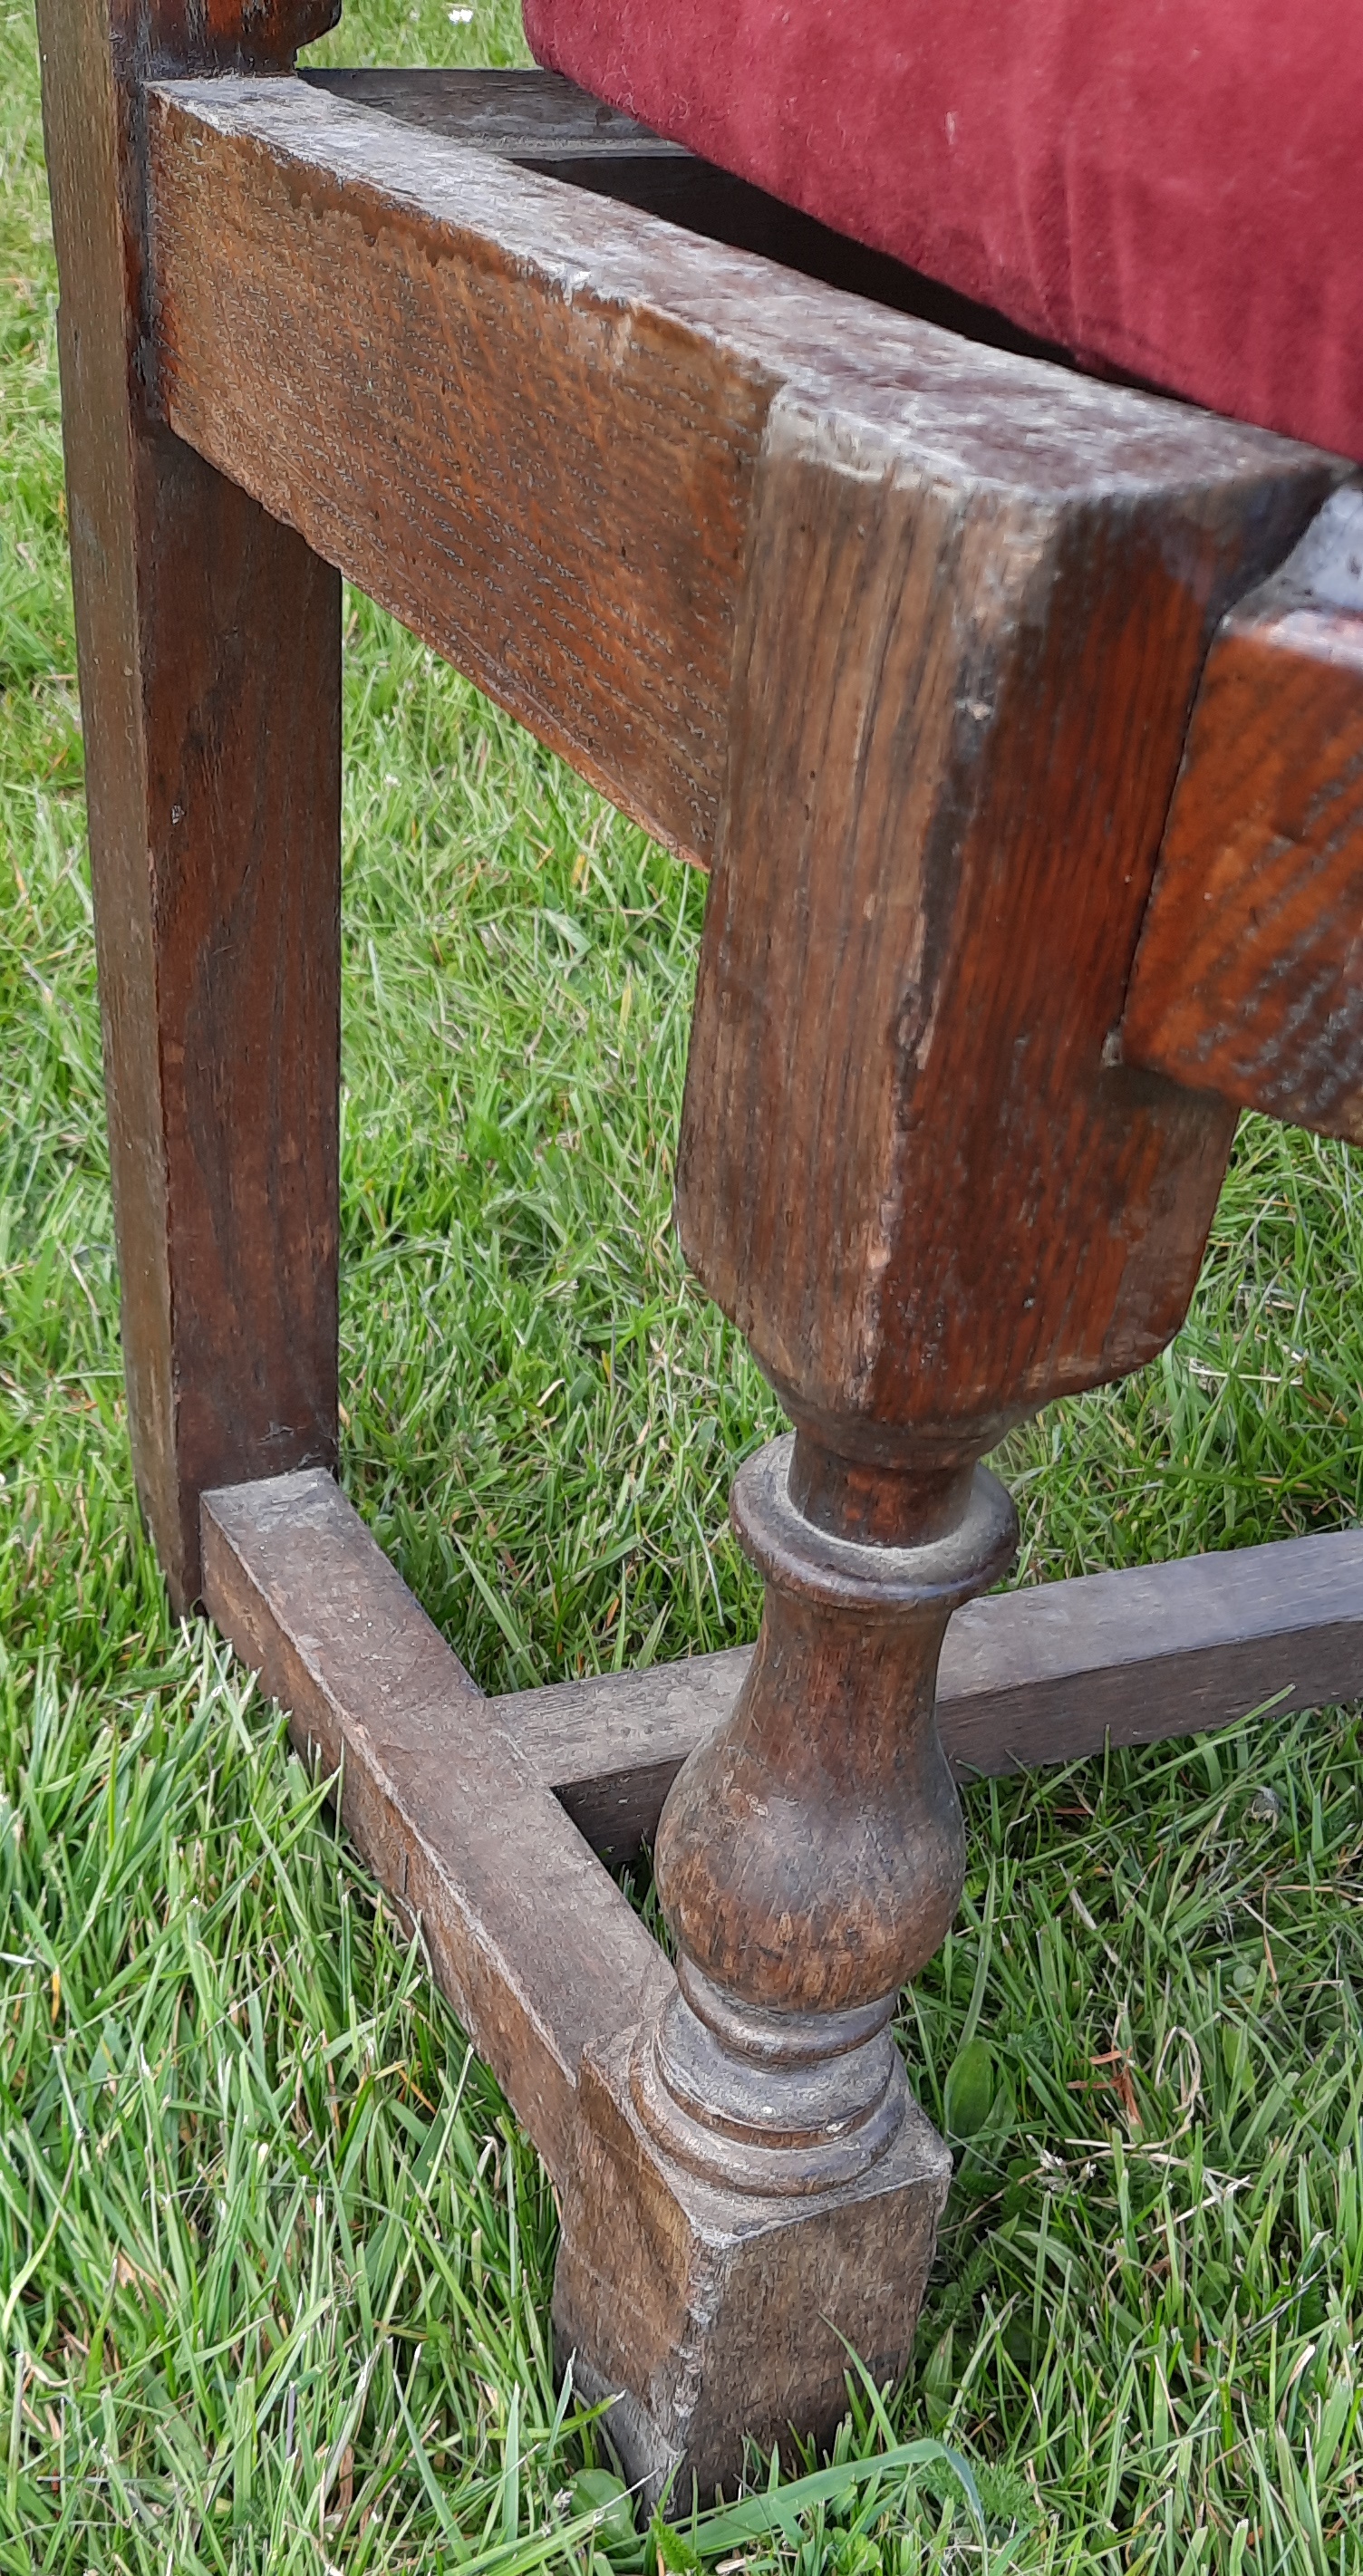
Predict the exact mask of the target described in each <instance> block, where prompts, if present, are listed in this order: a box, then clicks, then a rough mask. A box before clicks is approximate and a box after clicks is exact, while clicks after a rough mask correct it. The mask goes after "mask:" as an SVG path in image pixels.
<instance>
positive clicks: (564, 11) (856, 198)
mask: <svg viewBox="0 0 1363 2576" xmlns="http://www.w3.org/2000/svg"><path fill="white" fill-rule="evenodd" d="M525 23H526V31H527V34H528V36H529V39H530V43H531V46H532V48H533V49H534V52H535V54H536V55H537V56H538V58H539V60H540V61H541V62H542V63H547V64H550V65H552V66H553V67H554V68H555V69H557V70H559V71H562V72H565V73H566V74H567V75H568V77H569V79H570V80H574V81H576V82H578V83H579V85H580V86H581V87H582V88H584V89H587V90H590V91H592V92H593V93H594V94H595V95H596V96H598V97H600V98H603V99H605V100H607V101H609V102H610V104H611V105H613V106H616V107H621V108H625V109H627V110H628V111H629V113H630V114H631V115H634V116H637V117H639V118H641V119H642V121H643V122H644V123H645V124H647V125H650V126H653V127H654V128H655V129H656V130H657V131H658V132H659V133H661V134H664V135H667V136H669V137H671V138H672V139H673V140H675V141H678V142H682V143H686V144H689V145H690V146H691V148H692V149H693V150H694V151H696V152H699V153H701V154H703V155H704V157H705V158H706V159H708V160H711V161H716V162H719V163H720V164H721V165H722V166H723V167H724V168H725V169H728V170H733V171H736V172H738V173H739V174H740V175H741V176H743V177H744V178H747V179H752V180H755V181H756V182H757V183H758V184H759V185H760V186H761V187H763V188H766V189H769V190H770V191H771V192H772V193H773V194H775V195H776V196H779V197H784V198H786V199H787V200H788V201H789V202H790V203H792V204H794V205H798V206H802V207H804V208H805V209H806V211H807V212H808V213H810V214H814V215H818V216H820V217H821V218H822V220H823V221H824V222H825V223H827V224H831V225H833V226H835V227H836V228H837V229H838V230H839V231H841V232H845V233H850V234H851V235H853V237H854V238H855V239H857V240H859V241H864V242H868V243H871V244H872V245H874V246H875V247H876V248H877V249H880V250H885V251H889V252H891V253H893V254H894V256H895V257H896V258H898V259H901V260H904V261H906V262H908V264H909V265H910V266H912V267H914V268H917V269H921V270H923V271H924V272H926V274H927V275H928V276H930V277H933V278H936V279H938V280H939V281H940V282H941V283H943V284H944V285H947V286H951V287H954V288H956V289H957V290H958V291H959V292H960V293H962V294H965V295H969V296H973V297H974V298H976V299H977V300H978V301H979V302H981V303H985V304H991V305H993V306H995V307H996V308H997V309H998V310H999V311H1001V312H1003V313H1005V314H1007V315H1008V316H1009V318H1010V319H1011V320H1012V321H1014V322H1016V323H1020V324H1021V325H1022V326H1023V327H1024V328H1025V329H1027V330H1029V331H1032V332H1036V333H1038V334H1040V335H1041V337H1043V338H1044V339H1047V340H1051V341H1055V342H1058V343H1059V344H1060V345H1061V346H1063V347H1065V348H1067V349H1070V350H1072V351H1073V352H1074V354H1075V355H1076V356H1077V357H1078V358H1079V359H1080V360H1081V362H1083V363H1085V364H1087V365H1090V366H1097V367H1103V366H1107V367H1115V368H1118V369H1121V370H1123V371H1126V372H1129V373H1132V374H1135V375H1138V376H1143V377H1145V378H1147V379H1148V380H1150V381H1152V382H1154V383H1157V384H1161V385H1165V386H1168V387H1169V388H1170V389H1171V390H1173V391H1175V392H1178V393H1182V394H1187V395H1190V396H1191V397H1193V399H1195V400H1196V401H1198V402H1202V403H1206V404H1207V405H1209V406H1210V407H1211V408H1212V409H1214V410H1217V411H1225V412H1230V413H1232V414H1234V415H1235V416H1236V417H1237V418H1240V419H1244V420H1252V421H1257V422H1259V423H1260V424H1261V425H1262V426H1264V427H1266V428H1271V429H1280V430H1286V431H1289V432H1290V433H1291V434H1292V435H1293V436H1294V437H1297V438H1305V439H1311V440H1314V441H1316V442H1317V443H1318V444H1320V445H1322V446H1324V447H1329V448H1334V449H1337V450H1339V451H1341V452H1342V453H1344V454H1346V455H1349V456H1353V457H1355V458H1359V459H1363V0H525Z"/></svg>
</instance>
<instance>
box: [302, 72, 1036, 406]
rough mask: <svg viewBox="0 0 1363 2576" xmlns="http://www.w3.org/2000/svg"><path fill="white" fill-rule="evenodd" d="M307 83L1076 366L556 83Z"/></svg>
mask: <svg viewBox="0 0 1363 2576" xmlns="http://www.w3.org/2000/svg"><path fill="white" fill-rule="evenodd" d="M303 78H304V79H305V80H306V81H308V82H310V83H313V84H315V85H316V87H317V88H319V89H325V90H327V91H328V92H329V93H330V95H331V96H332V97H333V98H336V99H339V100H341V101H342V103H343V104H345V105H348V106H351V107H361V108H366V109H371V110H372V109H377V110H378V111H379V113H380V114H382V115H384V116H391V117H395V118H396V119H397V120H398V122H399V123H400V124H403V125H416V126H424V127H426V128H427V129H428V130H429V131H430V132H432V133H436V134H444V135H447V136H448V137H449V138H450V140H451V141H453V142H458V143H465V144H472V145H476V147H477V148H478V149H479V150H480V151H483V152H497V153H500V154H502V155H503V157H504V158H505V159H507V160H509V161H517V162H519V163H520V164H521V165H522V167H523V168H525V169H527V170H538V171H539V172H540V174H541V176H542V177H544V178H546V179H564V180H567V181H568V182H569V184H570V185H571V186H573V187H576V188H586V189H589V190H590V191H591V192H592V194H593V195H595V196H601V197H615V198H618V199H619V200H620V201H621V203H622V204H624V205H628V206H638V207H639V208H641V209H642V210H643V211H644V212H645V213H647V214H651V215H662V216H664V217H665V218H666V220H667V221H668V223H671V224H682V225H684V226H685V227H686V229H687V230H688V231H690V232H696V233H701V234H703V235H704V238H705V239H706V240H707V241H714V242H725V243H727V244H728V245H729V246H730V247H731V248H732V249H734V250H750V251H757V252H758V253H759V254H760V255H761V257H762V258H763V259H774V260H779V262H780V264H781V266H782V267H783V268H787V269H793V270H795V271H796V273H797V274H798V275H799V276H801V277H814V278H819V279H821V280H822V282H823V283H824V284H825V285H826V286H837V287H841V288H843V289H844V290H845V291H846V292H847V293H848V294H852V295H863V296H868V297H870V298H871V299H872V300H873V301H874V302H875V303H877V304H880V305H883V306H888V307H889V309H890V311H891V312H894V313H916V314H919V315H920V316H921V317H922V318H923V320H925V321H928V322H935V323H938V324H939V325H940V326H941V328H942V329H943V330H945V331H955V332H957V333H959V334H960V336H961V337H962V338H963V339H966V340H971V341H976V342H978V343H979V344H980V345H981V346H983V347H986V348H992V349H1014V350H1017V351H1019V352H1021V353H1023V354H1025V355H1028V356H1031V357H1040V358H1048V359H1050V360H1051V362H1052V363H1053V364H1055V365H1058V366H1063V367H1071V366H1072V365H1073V363H1074V362H1073V360H1072V359H1071V358H1070V357H1069V356H1068V355H1067V354H1066V352H1065V351H1063V350H1060V349H1055V348H1052V347H1050V346H1048V345H1047V344H1046V343H1045V342H1043V341H1040V340H1037V339H1036V338H1034V337H1033V335H1032V334H1031V333H1030V332H1027V331H1020V330H1018V329H1017V327H1016V326H1015V324H1013V323H1011V322H1009V321H1007V320H1005V318H1004V316H1003V315H1002V314H1001V313H994V312H992V311H991V310H990V309H989V308H988V307H987V306H986V305H983V304H975V303H972V302H971V300H970V298H969V297H968V296H964V295H956V294H953V293H952V291H951V289H950V288H949V287H945V286H939V285H938V284H937V282H936V280H935V279H934V278H930V277H922V276H920V275H919V274H918V272H917V271H916V270H914V269H910V268H905V267H904V266H903V265H902V263H901V262H900V261H899V260H897V259H888V258H886V256H885V254H884V253H883V252H881V251H875V250H867V249H866V247H865V245H864V244H863V243H861V242H854V241H850V240H849V239H848V237H847V235H846V233H835V232H830V231H829V229H828V226H827V225H826V224H820V223H816V222H815V220H814V218H813V217H812V216H811V215H806V214H802V213H801V212H800V210H799V208H798V207H797V206H790V205H787V204H786V203H785V201H784V199H783V198H780V197H769V196H768V195H767V194H766V192H765V190H764V189H762V188H754V187H752V186H751V185H750V184H749V182H748V181H747V180H746V179H736V178H734V177H733V175H732V173H731V172H730V171H727V170H718V169H716V168H715V166H714V164H713V163H712V162H709V161H700V160H698V159H697V158H696V156H695V154H694V153H692V152H688V151H686V150H685V149H684V148H683V146H682V145H681V144H679V143H664V142H663V141H662V139H661V137H660V136H658V135H656V134H651V133H650V132H649V130H648V127H647V126H644V125H637V124H636V123H635V122H634V120H633V119H632V118H631V117H627V116H622V115H621V114H620V113H619V111H618V110H617V109H615V108H609V107H604V106H603V105H602V103H601V101H600V100H599V99H594V98H589V97H588V96H587V94H586V92H585V91H583V90H580V89H575V88H574V87H573V84H572V82H571V81H566V80H563V79H561V78H560V76H559V74H558V73H557V72H543V71H533V72H529V71H505V72H486V71H478V72H466V71H325V72H322V71H317V72H315V71H305V72H304V73H303Z"/></svg>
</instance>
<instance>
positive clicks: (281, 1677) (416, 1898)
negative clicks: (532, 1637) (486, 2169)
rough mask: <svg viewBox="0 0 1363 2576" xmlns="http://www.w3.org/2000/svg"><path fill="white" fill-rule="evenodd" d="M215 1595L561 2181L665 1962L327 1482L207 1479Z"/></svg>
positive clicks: (218, 1616) (211, 1602)
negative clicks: (579, 2129) (332, 1783)
mask: <svg viewBox="0 0 1363 2576" xmlns="http://www.w3.org/2000/svg"><path fill="white" fill-rule="evenodd" d="M203 1526H204V1597H205V1601H206V1604H207V1607H208V1609H209V1612H210V1614H211V1616H212V1617H213V1619H214V1620H215V1621H216V1622H217V1625H218V1627H219V1628H220V1629H221V1630H222V1632H223V1634H224V1636H225V1637H227V1638H228V1639H229V1640H230V1642H231V1644H232V1645H233V1647H234V1648H235V1650H236V1652H237V1653H238V1654H239V1655H240V1656H241V1658H242V1660H243V1662H244V1663H247V1664H249V1665H250V1666H251V1668H252V1670H253V1671H254V1672H256V1673H258V1674H259V1675H260V1678H261V1683H262V1686H263V1687H264V1689H265V1690H266V1691H268V1693H269V1694H270V1696H271V1698H272V1699H277V1700H278V1701H280V1703H281V1704H282V1706H283V1707H285V1708H286V1709H287V1710H288V1712H289V1718H290V1726H291V1731H292V1734H293V1738H294V1741H295V1743H296V1744H297V1746H298V1748H299V1751H300V1752H301V1753H302V1754H303V1755H304V1756H305V1758H306V1759H308V1760H309V1761H312V1760H316V1761H318V1762H320V1764H321V1766H322V1769H323V1771H324V1772H325V1773H326V1774H328V1775H330V1774H332V1773H334V1772H336V1771H338V1770H340V1769H341V1767H342V1764H344V1776H343V1783H342V1792H341V1815H342V1820H343V1822H344V1823H345V1826H346V1829H347V1831H348V1832H349V1833H350V1834H351V1835H352V1836H353V1838H354V1840H355V1842H356V1843H357V1844H358V1846H359V1848H360V1850H361V1851H362V1852H363V1853H364V1855H365V1857H366V1859H367V1860H368V1861H369V1862H370V1864H371V1866H372V1867H373V1868H374V1870H375V1872H376V1874H377V1876H378V1877H379V1878H380V1879H381V1880H382V1882H383V1884H384V1886H385V1887H386V1888H387V1889H388V1890H389V1891H390V1893H391V1894H392V1895H393V1896H394V1898H395V1899H396V1900H397V1901H398V1902H399V1903H400V1904H401V1905H402V1906H403V1907H404V1909H405V1911H406V1914H407V1917H408V1918H409V1919H410V1918H411V1917H413V1916H415V1915H419V1916H420V1918H421V1924H422V1930H423V1934H424V1937H425V1940H426V1943H427V1946H428V1948H429V1950H430V1955H431V1962H432V1965H433V1967H434V1969H435V1973H436V1975H437V1977H438V1978H439V1980H440V1983H441V1985H442V1987H443V1988H444V1991H445V1993H446V1994H447V1995H448V1996H449V1998H450V2000H451V2002H452V2003H453V2005H454V2008H455V2010H456V2012H457V2013H458V2014H459V2017H460V2019H461V2021H462V2022H463V2024H464V2027H465V2029H466V2030H467V2031H468V2032H469V2033H470V2035H471V2037H472V2038H473V2039H474V2040H475V2042H476V2044H477V2046H478V2048H479V2051H480V2052H481V2054H482V2055H483V2056H484V2057H486V2059H487V2060H488V2063H489V2065H490V2066H491V2067H492V2069H493V2071H494V2073H495V2074H496V2075H497V2077H498V2080H499V2081H500V2083H501V2084H502V2085H503V2087H504V2089H505V2091H506V2094H507V2097H508V2099H509V2101H510V2102H511V2103H512V2105H513V2107H514V2109H515V2111H516V2113H517V2115H518V2117H519V2118H520V2119H522V2120H523V2121H524V2122H525V2124H526V2126H527V2128H528V2129H529V2130H530V2133H531V2135H532V2137H533V2138H534V2140H535V2143H536V2145H537V2146H538V2148H539V2150H540V2153H541V2155H542V2156H543V2157H544V2160H545V2162H546V2164H547V2165H548V2167H549V2169H550V2172H551V2173H552V2174H554V2175H555V2176H556V2177H557V2178H558V2179H560V2180H561V2179H562V2178H563V2176H564V2174H565V2172H566V2170H567V2167H568V2162H569V2142H570V2138H571V2132H572V2124H573V2118H574V2109H575V2101H576V2086H577V2068H578V2061H579V2059H580V2057H581V2055H582V2051H583V2049H584V2047H586V2046H587V2044H588V2043H589V2042H591V2041H599V2040H606V2039H609V2038H611V2037H612V2036H613V2034H614V2033H615V2032H616V2031H619V2030H629V2029H631V2028H632V2027H633V2026H634V2024H635V2023H636V2022H637V2021H638V2020H639V2018H640V2016H641V2014H644V2013H647V2012H648V2011H649V2010H650V2009H653V2008H656V2007H657V2005H658V2004H659V2003H660V2002H661V2001H662V2000H665V1998H666V1995H667V1993H668V1992H669V1990H670V1988H671V1985H672V1982H673V1980H672V1973H671V1970H670V1969H669V1967H668V1965H667V1961H666V1959H665V1958H664V1957H663V1954H662V1952H661V1951H660V1950H659V1949H658V1948H657V1947H656V1945H655V1943H654V1942H653V1941H652V1939H651V1938H650V1936H649V1934H648V1933H647V1932H646V1931H645V1929H644V1927H643V1925H642V1923H641V1922H640V1921H639V1918H638V1916H637V1915H636V1914H635V1913H634V1912H633V1911H632V1909H631V1907H630V1906H629V1905H628V1904H627V1902H626V1900H625V1898H624V1897H623V1896H622V1895H621V1893H620V1890H619V1889H618V1887H617V1886H616V1885H615V1882H614V1880H613V1879H611V1878H609V1877H608V1876H607V1874H606V1872H605V1870H604V1869H602V1867H601V1865H600V1863H599V1862H598V1861H597V1860H596V1858H595V1857H594V1855H593V1854H592V1852H591V1851H590V1850H589V1849H588V1847H587V1845H586V1843H585V1842H584V1841H583V1840H582V1838H581V1836H580V1835H579V1834H578V1833H577V1831H576V1829H575V1828H574V1826H573V1825H572V1824H570V1822H569V1820H568V1818H567V1816H566V1815H565V1814H564V1812H563V1809H562V1807H561V1806H560V1805H559V1804H558V1801H557V1800H556V1799H555V1798H554V1796H553V1794H552V1792H551V1791H550V1790H549V1789H548V1788H547V1787H545V1786H544V1785H542V1784H541V1782H540V1781H539V1780H537V1779H536V1778H535V1776H534V1774H533V1773H532V1772H531V1771H530V1770H529V1769H528V1768H527V1766H526V1765H525V1763H524V1762H523V1760H522V1758H521V1756H520V1755H519V1754H518V1753H517V1751H516V1749H515V1747H514V1745H513V1744H512V1742H511V1739H510V1737H509V1736H507V1735H506V1734H505V1733H504V1732H503V1730H502V1728H501V1727H500V1726H499V1725H498V1724H497V1719H496V1713H495V1704H494V1703H491V1702H489V1701H488V1700H486V1699H484V1697H483V1694H482V1692H481V1691H480V1690H479V1689H478V1688H477V1687H476V1685H475V1684H474V1683H473V1682H472V1681H471V1680H470V1679H469V1676H468V1674H467V1673H466V1672H465V1670H464V1668H463V1665H462V1664H461V1663H460V1662H459V1660H458V1658H457V1656H455V1655H454V1654H453V1653H452V1651H451V1649H450V1648H449V1647H448V1646H447V1645H446V1644H445V1641H444V1639H443V1637H441V1636H440V1634H439V1633H438V1631H437V1630H436V1629H435V1628H433V1627H432V1625H431V1623H430V1621H429V1619H428V1618H427V1617H426V1614H425V1612H424V1611H423V1610H422V1609H421V1608H420V1606H419V1605H418V1603H417V1602H416V1601H414V1600H413V1598H412V1595H411V1593H410V1592H409V1591H408V1590H407V1587H406V1585H405V1584H404V1583H403V1581H402V1579H401V1576H400V1575H399V1574H398V1573H397V1572H396V1570H395V1568H394V1567H393V1566H392V1565H390V1564H389V1561H388V1559H387V1557H386V1556H385V1555H384V1554H383V1551H382V1549H381V1548H379V1547H377V1546H376V1545H375V1543H374V1541H373V1539H372V1538H371V1537H370V1536H369V1533H368V1531H367V1530H366V1529H365V1526H364V1524H363V1522H362V1521H361V1520H360V1519H359V1517H358V1515H357V1514H356V1513H355V1512H354V1511H353V1510H352V1509H351V1506H350V1505H349V1503H347V1501H346V1500H345V1498H344V1496H343V1495H342V1494H341V1492H340V1490H339V1488H338V1487H337V1486H336V1485H335V1484H334V1483H333V1482H332V1479H331V1478H330V1477H329V1476H327V1475H324V1474H321V1473H319V1472H317V1471H314V1472H312V1473H311V1474H299V1475H292V1476H280V1477H273V1478H270V1479H268V1480H266V1481H263V1482H261V1483H259V1484H248V1485H239V1486H236V1487H235V1488H229V1489H227V1490H225V1491H223V1492H220V1493H214V1494H209V1495H206V1496H205V1498H204V1504H203Z"/></svg>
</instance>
